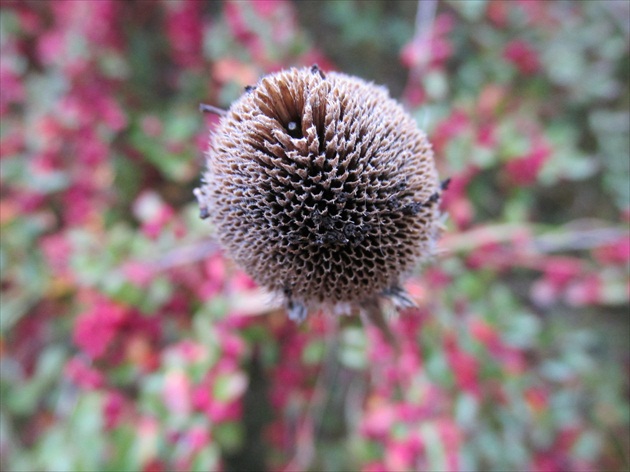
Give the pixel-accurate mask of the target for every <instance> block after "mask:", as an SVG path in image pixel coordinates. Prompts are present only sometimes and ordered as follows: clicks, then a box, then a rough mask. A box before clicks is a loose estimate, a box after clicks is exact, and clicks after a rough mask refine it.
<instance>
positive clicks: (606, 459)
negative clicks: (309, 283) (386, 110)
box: [0, 0, 630, 472]
mask: <svg viewBox="0 0 630 472" xmlns="http://www.w3.org/2000/svg"><path fill="white" fill-rule="evenodd" d="M628 25H630V3H628V2H627V1H625V0H620V1H612V0H598V1H580V2H570V1H559V0H555V1H542V0H541V1H535V0H513V1H509V2H508V1H494V0H493V1H484V0H467V1H447V0H445V1H442V0H440V1H432V0H429V1H422V2H420V3H418V2H415V1H393V0H389V1H385V0H382V1H366V0H362V1H351V0H346V1H329V2H319V1H318V2H315V1H300V2H291V1H288V0H287V1H263V0H258V1H238V2H237V1H221V2H220V1H216V2H200V1H165V0H160V1H157V0H156V1H152V2H146V1H126V2H122V1H116V0H99V1H96V0H93V1H90V0H86V1H45V2H44V1H17V0H16V1H5V0H3V1H2V2H1V4H0V52H1V63H0V79H1V92H0V117H1V119H2V122H1V129H0V146H1V153H0V156H1V158H0V183H1V190H0V229H1V231H2V238H1V246H0V269H1V278H0V284H1V289H2V296H1V305H0V307H1V322H0V367H1V373H0V394H1V399H2V402H1V407H0V454H1V458H0V467H1V468H2V470H7V471H9V470H10V471H21V470H24V471H27V470H28V471H30V470H50V471H79V470H85V471H93V470H112V471H118V470H129V471H132V470H139V471H146V472H149V471H167V470H169V471H170V470H182V471H184V470H186V471H187V470H199V471H208V470H225V471H237V470H287V471H289V470H290V471H293V470H318V471H321V470H329V471H334V470H362V471H371V472H377V471H412V470H431V471H437V470H449V471H459V470H462V471H463V470H465V471H472V470H502V471H508V470H514V471H516V470H518V471H522V470H531V471H541V472H542V471H545V472H552V471H567V470H580V471H582V470H583V471H586V470H589V471H595V470H607V471H613V470H619V471H621V470H628V469H629V468H630V445H629V441H630V434H629V432H628V431H629V426H630V420H629V417H630V412H629V395H630V389H629V374H630V341H629V338H630V336H629V335H628V332H629V330H630V326H629V325H630V323H629V311H630V310H629V297H630V275H629V274H630V268H629V264H630V242H629V222H630V170H629V168H630V159H629V156H630V143H629V140H630V111H629V110H630V92H629V88H628V84H629V75H630V72H629V71H630V61H629V54H628V53H629V49H630V48H629V42H630V31H629V29H630V27H629V26H628ZM313 63H317V64H319V66H320V67H321V68H322V69H324V70H339V71H343V72H346V73H349V74H353V75H358V76H361V77H363V78H364V79H366V80H369V81H374V82H376V83H378V84H384V85H386V86H387V87H388V88H389V89H390V91H391V95H392V96H393V97H395V98H397V99H399V100H400V101H401V102H402V103H403V104H404V106H405V107H406V108H407V109H408V110H409V111H410V113H411V114H412V115H413V116H414V117H415V118H416V120H417V122H418V125H419V126H420V127H421V128H423V129H424V130H426V131H427V133H428V135H429V138H430V140H431V141H432V143H433V146H434V150H435V154H436V159H437V165H438V168H439V171H440V175H441V176H442V178H445V177H451V178H452V183H451V186H450V188H449V190H448V191H447V193H446V195H445V198H444V200H443V202H442V206H443V210H444V212H445V213H446V214H448V220H447V227H448V229H447V231H446V232H445V235H444V237H443V238H442V241H441V242H440V254H439V255H438V256H437V257H436V258H435V260H433V261H431V262H430V263H429V264H427V265H426V266H425V267H422V268H419V269H418V272H417V273H416V274H415V275H414V276H413V277H412V278H411V279H410V280H409V281H408V283H407V289H408V290H409V291H410V293H411V294H412V296H413V297H414V299H415V301H416V302H417V304H418V307H419V308H418V309H414V310H409V311H407V312H405V313H402V314H401V315H400V316H398V317H394V318H393V319H392V320H391V324H392V330H393V332H394V334H395V336H396V337H397V340H398V350H397V351H396V350H393V349H392V348H391V346H389V345H388V344H387V343H386V342H384V340H383V338H382V336H381V335H380V334H379V332H377V331H376V330H374V329H373V328H371V327H363V326H362V325H361V323H360V322H359V320H355V319H352V318H343V319H341V320H335V319H332V318H331V317H330V316H327V315H326V314H325V313H322V314H319V315H317V316H313V317H311V319H309V321H308V322H307V323H305V324H303V325H301V326H296V325H295V324H294V323H292V322H290V321H288V320H287V319H286V314H285V313H284V312H283V310H282V309H280V308H279V307H278V306H275V305H274V304H273V302H272V303H271V304H270V303H265V298H264V297H263V296H262V295H261V294H260V292H259V290H258V289H257V288H256V287H255V285H254V284H253V282H252V281H251V280H250V279H249V278H248V277H247V275H246V274H244V273H243V272H242V271H240V270H239V269H238V268H237V267H235V266H234V264H233V263H232V262H230V261H229V259H227V258H226V257H224V255H223V254H222V252H221V251H220V248H219V247H218V246H217V244H216V242H215V239H214V238H213V233H212V228H211V227H210V225H209V224H208V223H207V222H202V221H200V220H199V219H198V208H197V205H196V203H195V202H194V198H193V196H192V189H193V188H194V187H195V186H197V185H198V183H199V175H200V173H201V171H202V169H203V151H204V150H205V149H206V148H207V143H208V139H209V131H210V130H211V129H212V127H213V126H214V125H216V122H217V121H216V120H217V119H216V117H213V116H203V115H202V114H200V113H199V112H198V105H199V103H200V102H204V103H209V104H212V105H215V106H219V107H222V108H227V107H229V105H230V103H231V102H232V101H233V100H235V99H236V98H238V97H239V96H240V94H241V93H242V92H243V87H244V86H246V85H249V84H254V83H255V82H256V81H257V80H258V79H259V77H261V76H262V75H265V74H267V73H270V72H273V71H276V70H280V69H282V68H286V67H290V66H303V65H306V66H310V65H312V64H313Z"/></svg>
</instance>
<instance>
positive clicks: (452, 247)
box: [440, 224, 630, 254]
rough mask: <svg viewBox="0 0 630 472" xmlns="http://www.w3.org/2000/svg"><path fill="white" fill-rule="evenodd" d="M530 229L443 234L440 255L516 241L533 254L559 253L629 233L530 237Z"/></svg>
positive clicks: (587, 231) (585, 231)
mask: <svg viewBox="0 0 630 472" xmlns="http://www.w3.org/2000/svg"><path fill="white" fill-rule="evenodd" d="M533 232H534V228H533V227H532V226H529V225H523V224H500V225H493V226H484V227H481V228H475V229H472V230H470V231H466V232H463V233H458V234H448V235H445V236H444V237H443V238H442V240H441V243H440V247H441V249H442V250H443V251H444V252H447V253H455V252H461V251H472V250H474V249H476V248H478V247H480V246H483V245H485V244H492V243H503V242H509V241H513V240H515V239H520V240H522V241H523V243H524V244H525V248H527V249H530V250H532V251H533V252H537V253H541V254H547V253H552V252H560V251H577V250H584V249H593V248H596V247H600V246H603V245H605V244H609V243H612V242H615V241H618V240H619V239H621V238H623V237H626V238H627V237H630V232H629V231H628V230H626V229H622V228H619V227H601V228H576V229H568V228H566V227H565V229H564V230H561V231H554V232H550V233H547V234H541V235H538V236H535V235H533V234H532V233H533Z"/></svg>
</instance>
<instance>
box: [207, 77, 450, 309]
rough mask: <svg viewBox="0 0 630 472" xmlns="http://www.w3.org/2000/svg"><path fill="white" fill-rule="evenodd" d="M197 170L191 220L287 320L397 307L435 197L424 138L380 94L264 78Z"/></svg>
mask: <svg viewBox="0 0 630 472" xmlns="http://www.w3.org/2000/svg"><path fill="white" fill-rule="evenodd" d="M207 158H208V159H207V161H208V162H207V165H208V169H207V172H206V174H205V176H204V184H203V185H202V186H201V188H199V189H197V190H196V192H195V193H196V196H197V198H198V200H199V203H200V208H201V216H202V217H206V216H210V217H211V220H212V222H213V224H214V225H215V227H216V230H217V233H218V236H219V238H220V240H221V242H222V244H223V245H224V246H225V247H226V248H227V249H228V251H229V252H230V253H231V255H232V256H233V257H234V259H235V260H236V261H237V262H238V263H240V264H241V265H242V266H243V267H244V268H245V270H246V271H247V272H248V273H249V274H250V275H251V276H252V278H253V279H254V280H255V281H256V282H257V283H259V284H261V285H262V286H264V287H266V288H268V289H271V290H272V291H274V292H277V293H281V294H283V295H284V296H285V298H286V301H287V307H288V309H289V315H290V317H291V318H293V319H297V320H301V319H303V318H304V317H305V316H306V314H307V312H308V310H310V309H313V308H315V307H318V306H322V305H323V306H329V307H332V308H336V309H337V311H341V310H344V309H350V310H353V309H354V308H356V307H366V308H368V312H369V309H370V307H371V306H375V305H376V306H378V303H376V304H375V303H374V302H376V301H378V300H379V298H381V297H392V298H395V299H397V300H398V301H406V297H405V294H404V291H403V290H402V289H401V288H400V284H401V278H402V277H403V276H404V275H405V274H406V273H407V272H409V271H410V270H411V269H412V268H413V267H414V266H415V265H416V264H417V263H418V261H419V260H421V259H423V258H425V257H426V256H428V255H430V254H431V252H432V247H433V243H434V240H435V238H436V236H437V234H438V232H439V231H438V224H437V217H438V215H439V210H438V205H437V203H438V201H439V199H440V195H441V190H442V189H441V187H440V183H439V181H438V176H437V172H436V170H435V165H434V161H433V152H432V150H431V145H430V144H429V142H428V140H427V138H426V136H425V134H424V133H423V132H422V131H420V130H419V129H418V128H417V127H416V123H415V122H414V120H413V118H412V117H410V116H409V115H408V114H407V113H406V112H405V111H404V110H403V108H402V107H401V106H400V105H399V104H398V103H396V102H395V101H394V100H393V99H391V98H390V97H389V95H388V92H387V90H386V89H384V88H382V87H378V86H375V85H373V84H370V83H367V82H365V81H363V80H361V79H358V78H355V77H350V76H348V75H344V74H340V73H334V72H331V73H327V74H324V73H323V72H322V71H321V70H320V69H319V68H317V66H313V67H312V68H310V69H308V68H303V69H290V70H287V71H282V72H278V73H275V74H271V75H268V76H266V77H264V78H263V79H262V80H261V81H260V82H259V83H258V84H257V85H256V86H251V87H247V88H246V93H245V94H244V95H243V96H242V97H241V98H240V99H239V100H237V101H236V102H235V103H233V104H232V106H231V107H230V109H229V110H228V111H227V113H226V114H225V115H224V116H223V117H222V118H221V122H220V124H219V126H218V128H217V130H216V132H215V133H214V137H213V140H212V144H211V146H210V150H209V153H208V156H207Z"/></svg>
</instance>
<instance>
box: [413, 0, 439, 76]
mask: <svg viewBox="0 0 630 472" xmlns="http://www.w3.org/2000/svg"><path fill="white" fill-rule="evenodd" d="M436 7H437V0H418V10H417V12H416V31H415V34H414V38H413V42H415V43H417V47H418V51H419V58H420V60H419V61H418V63H417V64H416V65H415V66H414V67H413V69H412V70H411V71H410V74H411V76H412V77H413V78H414V79H417V78H419V77H420V75H421V74H422V72H423V71H424V69H425V68H426V66H427V64H428V63H429V62H430V61H431V38H432V36H433V32H432V31H431V30H432V28H433V22H434V21H435V10H436Z"/></svg>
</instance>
